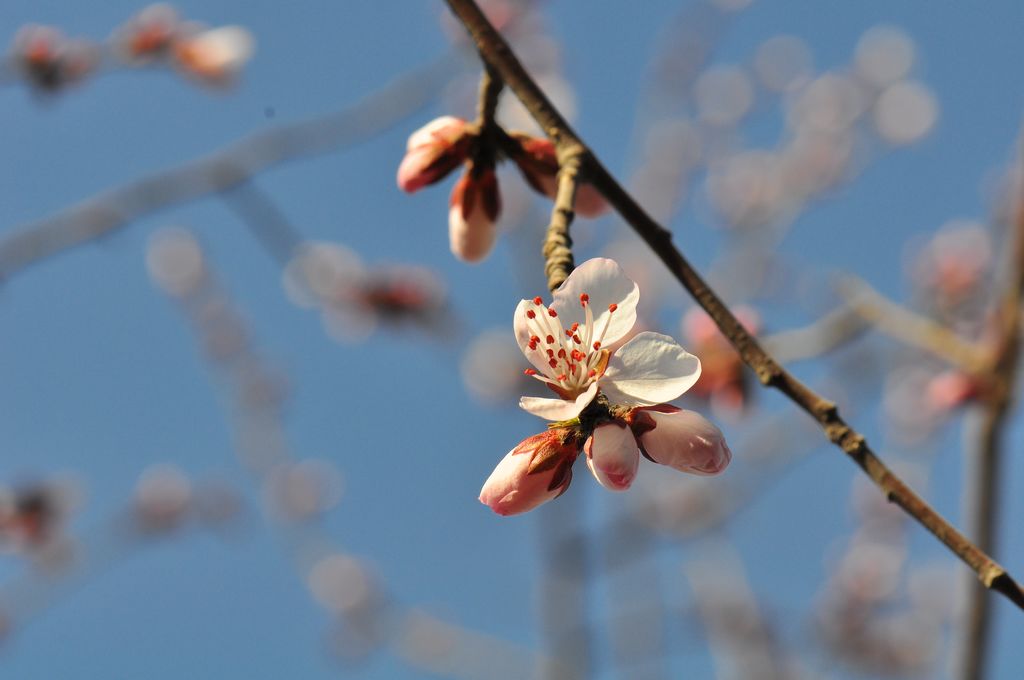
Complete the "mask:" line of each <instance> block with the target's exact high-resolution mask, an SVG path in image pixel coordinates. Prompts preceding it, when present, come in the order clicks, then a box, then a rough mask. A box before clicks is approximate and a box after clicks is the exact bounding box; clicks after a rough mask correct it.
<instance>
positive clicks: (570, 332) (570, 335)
mask: <svg viewBox="0 0 1024 680" xmlns="http://www.w3.org/2000/svg"><path fill="white" fill-rule="evenodd" d="M565 337H567V338H571V337H572V331H571V330H568V331H566V332H565Z"/></svg>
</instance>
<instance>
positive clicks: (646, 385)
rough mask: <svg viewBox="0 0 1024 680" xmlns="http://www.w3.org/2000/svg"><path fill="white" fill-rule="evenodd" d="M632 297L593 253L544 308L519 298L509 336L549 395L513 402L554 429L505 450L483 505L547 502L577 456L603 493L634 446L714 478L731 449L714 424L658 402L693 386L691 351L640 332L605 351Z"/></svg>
mask: <svg viewBox="0 0 1024 680" xmlns="http://www.w3.org/2000/svg"><path fill="white" fill-rule="evenodd" d="M639 297H640V295H639V290H638V287H637V285H636V283H634V282H633V281H631V280H630V279H629V278H627V277H626V275H625V274H624V273H623V271H622V269H621V268H620V267H619V265H618V264H616V263H615V262H614V261H612V260H608V259H603V258H596V259H592V260H588V261H587V262H584V263H583V264H582V265H580V266H579V267H578V268H577V269H576V270H575V271H574V272H573V273H572V274H571V275H570V276H569V277H568V278H567V279H566V280H565V282H564V283H563V284H562V285H561V286H560V287H559V288H558V289H557V290H556V291H555V292H554V300H553V302H552V303H551V305H550V306H548V305H544V304H543V301H542V300H541V298H540V297H536V298H534V299H532V300H522V301H521V302H520V303H519V306H518V307H517V308H516V311H515V316H514V327H515V336H516V341H517V342H518V343H519V347H520V349H521V350H522V351H523V353H524V354H525V355H526V358H527V359H529V360H530V363H532V364H533V366H534V368H530V369H527V371H526V374H527V375H530V376H532V377H534V378H535V379H537V380H540V381H541V382H543V383H544V384H545V385H547V386H548V388H550V389H551V390H552V391H553V392H554V393H555V395H556V397H557V398H544V397H522V398H521V399H520V401H519V405H520V406H521V407H522V408H523V409H524V410H526V411H528V412H530V413H532V414H534V415H537V416H540V417H542V418H545V419H547V420H552V421H556V422H555V423H554V424H553V425H552V426H551V427H552V428H553V429H552V430H549V432H557V433H559V434H558V435H557V439H552V437H555V435H537V436H535V437H531V438H530V439H527V440H526V441H524V442H523V443H522V444H520V445H519V446H518V447H517V448H515V449H513V450H512V451H511V452H510V453H509V454H508V455H507V456H506V457H505V459H504V460H502V462H501V463H499V465H498V468H497V469H495V472H494V474H492V475H491V478H490V479H488V480H487V482H486V483H485V484H484V488H483V491H482V492H481V495H480V500H481V501H482V502H483V503H485V504H487V505H488V506H490V507H491V508H492V509H494V510H495V511H496V512H499V513H501V514H515V513H519V512H525V511H527V510H530V509H532V508H534V507H536V506H538V505H540V504H541V503H544V502H546V501H548V500H551V499H552V498H554V497H556V496H557V495H558V494H559V493H561V492H563V491H564V490H565V487H567V486H568V483H569V479H568V477H567V476H566V475H564V474H562V473H561V470H562V468H563V467H567V466H571V465H572V461H574V460H575V459H576V457H577V456H578V455H579V453H584V454H585V455H586V461H587V467H589V468H590V471H591V473H592V474H593V475H594V477H595V478H596V479H597V481H598V483H600V484H601V485H602V486H604V487H605V488H608V489H611V490H613V491H622V490H625V489H627V488H629V486H630V485H631V484H632V483H633V480H634V478H635V477H636V473H637V469H638V466H639V460H640V453H641V452H642V453H643V454H644V455H645V456H646V457H647V458H649V459H650V460H652V461H654V462H656V463H661V464H663V465H666V466H669V467H673V468H676V469H678V470H682V471H685V472H691V473H695V474H702V475H710V474H717V473H718V472H721V471H722V470H723V469H724V468H725V467H726V466H727V465H728V463H729V460H730V459H731V457H732V454H731V453H730V451H729V447H728V446H727V445H726V443H725V439H724V437H723V436H722V433H721V431H719V430H718V428H717V427H715V426H714V425H713V424H712V423H710V422H708V421H707V420H706V419H705V418H704V417H703V416H701V415H699V414H697V413H694V412H692V411H683V410H681V409H679V408H676V407H674V406H670V405H668V404H666V403H665V402H667V401H671V400H672V399H675V398H676V397H678V396H680V395H681V394H682V393H683V392H685V391H686V390H688V389H689V388H690V387H692V386H693V385H694V384H695V383H696V382H697V379H698V378H699V377H700V372H701V367H700V361H699V360H698V359H697V357H695V356H693V355H692V354H690V353H689V352H687V351H686V350H685V349H683V348H682V347H680V346H679V345H678V344H676V342H675V341H674V340H673V339H672V338H670V337H668V336H666V335H662V334H660V333H653V332H649V331H644V332H641V333H638V334H636V335H634V336H633V337H632V338H630V339H629V340H628V341H626V342H624V344H622V345H621V346H619V347H618V348H617V349H615V350H614V351H611V348H613V347H615V346H616V344H617V343H619V342H620V341H622V340H623V339H624V338H626V337H628V336H629V334H630V331H631V330H632V327H633V324H634V323H635V321H636V307H637V303H638V301H639ZM595 310H596V311H595ZM563 324H564V325H563ZM545 436H547V438H546V439H545V438H544V437H545ZM538 438H540V439H538ZM553 442H556V443H557V446H556V445H555V443H553ZM580 442H583V445H582V446H580ZM527 452H528V453H530V454H531V456H523V455H522V454H524V453H527ZM538 452H540V453H538ZM517 456H519V457H518V458H517ZM538 456H539V457H540V459H541V460H542V461H543V462H541V463H538V462H536V461H535V459H536V458H538ZM542 473H543V474H542ZM510 495H511V500H506V499H508V498H509V496H510Z"/></svg>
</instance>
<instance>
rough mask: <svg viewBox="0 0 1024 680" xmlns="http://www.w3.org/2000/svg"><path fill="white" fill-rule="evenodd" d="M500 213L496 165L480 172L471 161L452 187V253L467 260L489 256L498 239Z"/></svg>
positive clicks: (477, 260)
mask: <svg viewBox="0 0 1024 680" xmlns="http://www.w3.org/2000/svg"><path fill="white" fill-rule="evenodd" d="M500 212H501V194H500V193H499V192H498V178H497V177H496V176H495V174H494V168H493V167H489V168H484V169H483V170H482V171H480V172H477V171H476V169H475V167H474V166H473V164H470V165H469V167H468V168H467V170H466V173H465V174H464V175H463V176H462V177H461V178H460V179H459V181H458V183H456V185H455V188H454V189H452V196H451V202H450V208H449V211H448V240H449V244H450V246H451V249H452V253H453V254H454V255H455V256H456V257H458V258H459V259H460V260H464V261H466V262H479V261H481V260H483V259H484V258H485V257H487V255H488V254H489V253H490V252H491V249H492V248H493V247H494V241H495V239H496V238H497V228H496V226H495V222H496V221H497V219H498V214H499V213H500Z"/></svg>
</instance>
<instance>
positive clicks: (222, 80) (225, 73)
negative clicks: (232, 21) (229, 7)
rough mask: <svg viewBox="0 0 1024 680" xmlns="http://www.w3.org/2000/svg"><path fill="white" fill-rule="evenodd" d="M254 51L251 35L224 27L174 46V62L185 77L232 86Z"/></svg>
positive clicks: (177, 41)
mask: <svg viewBox="0 0 1024 680" xmlns="http://www.w3.org/2000/svg"><path fill="white" fill-rule="evenodd" d="M254 49H255V40H254V39H253V37H252V34H251V33H249V31H247V30H246V29H244V28H242V27H241V26H221V27H220V28H213V29H209V30H206V31H202V32H201V33H197V34H195V35H191V36H188V37H181V38H179V39H177V40H176V41H175V43H174V59H175V62H176V63H177V65H178V67H179V68H180V69H181V70H182V71H184V72H185V73H186V74H188V75H190V76H192V77H193V78H196V79H197V80H200V81H202V82H203V83H205V84H207V85H213V86H223V85H227V84H229V83H230V82H231V81H232V80H233V79H234V78H235V76H237V75H238V73H239V72H240V71H241V70H242V67H243V66H245V64H246V62H247V61H249V58H250V57H252V53H253V50H254Z"/></svg>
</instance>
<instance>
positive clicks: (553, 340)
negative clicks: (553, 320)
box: [544, 335, 555, 345]
mask: <svg viewBox="0 0 1024 680" xmlns="http://www.w3.org/2000/svg"><path fill="white" fill-rule="evenodd" d="M544 339H545V340H546V341H547V343H548V344H549V345H553V344H555V336H553V335H549V336H548V337H546V338H544Z"/></svg>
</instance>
